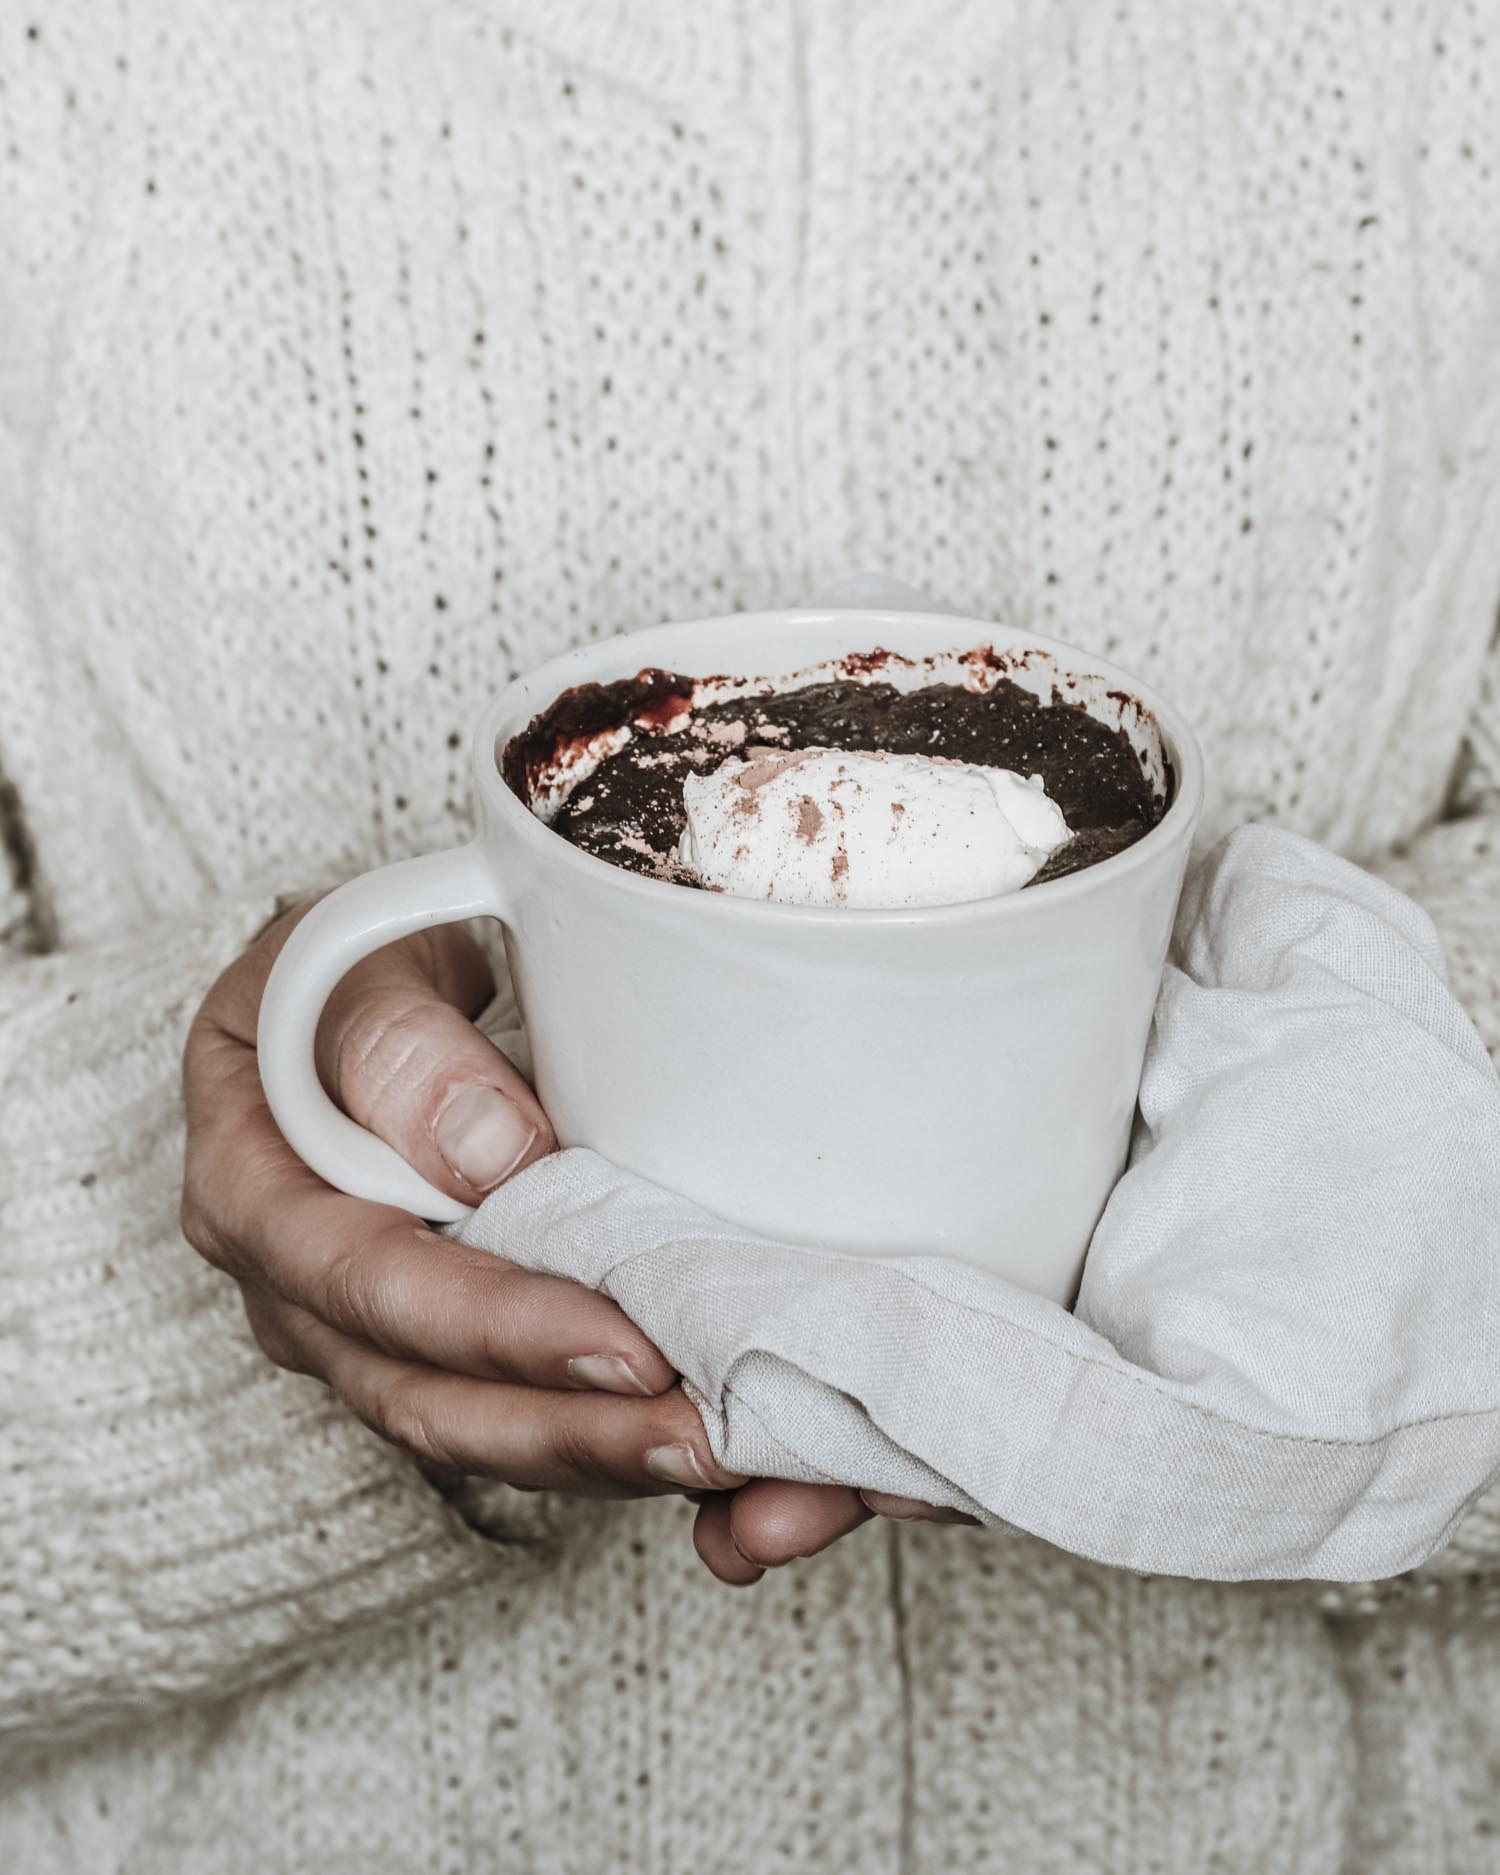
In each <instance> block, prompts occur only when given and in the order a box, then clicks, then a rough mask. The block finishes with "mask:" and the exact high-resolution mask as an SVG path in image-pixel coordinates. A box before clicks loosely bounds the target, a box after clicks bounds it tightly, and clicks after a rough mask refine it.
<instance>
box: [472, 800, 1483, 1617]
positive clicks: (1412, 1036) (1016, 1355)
mask: <svg viewBox="0 0 1500 1875" xmlns="http://www.w3.org/2000/svg"><path fill="white" fill-rule="evenodd" d="M998 1176H1003V1168H999V1167H997V1177H998ZM1497 1220H1500V1083H1497V1079H1496V1074H1495V1070H1494V1068H1493V1066H1492V1064H1491V1062H1490V1060H1489V1057H1488V1056H1487V1055H1486V1053H1485V1050H1484V1047H1483V1045H1482V1043H1481V1041H1480V1039H1479V1037H1478V1035H1477V1033H1476V1031H1475V1029H1474V1027H1473V1025H1472V1023H1471V1022H1470V1021H1469V1019H1468V1017H1467V1016H1466V1015H1465V1013H1464V1011H1463V1009H1462V1008H1461V1007H1460V1005H1459V1003H1458V1002H1457V1000H1456V999H1455V997H1454V996H1453V994H1452V992H1451V991H1450V990H1449V988H1448V986H1447V984H1446V981H1445V977H1444V967H1443V958H1442V948H1441V945H1440V943H1439V941H1438V937H1437V934H1436V931H1435V930H1434V927H1433V925H1432V923H1431V921H1430V919H1429V918H1428V917H1427V916H1426V914H1425V913H1424V912H1423V911H1422V910H1421V909H1420V908H1419V907H1418V906H1416V905H1415V904H1414V903H1413V902H1412V901H1411V900H1409V899H1407V898H1405V897H1403V896H1402V895H1401V894H1400V893H1399V892H1397V891H1395V890H1393V889H1392V888H1391V887H1389V886H1387V885H1385V884H1384V883H1382V882H1381V881H1379V880H1376V879H1374V878H1372V877H1371V876H1370V875H1369V874H1367V873H1364V872H1362V871H1360V870H1359V869H1358V868H1357V867H1354V866H1352V865H1350V864H1349V863H1348V862H1346V861H1344V860H1341V859H1339V858H1337V857H1335V856H1334V855H1332V854H1330V853H1328V852H1326V851H1324V850H1323V849H1321V848H1319V847H1317V846H1314V845H1312V844H1311V843H1309V842H1307V841H1305V840H1302V839H1300V838H1298V837H1296V836H1293V835H1290V834H1284V833H1280V832H1277V831H1275V830H1271V829H1266V828H1259V827H1251V828H1243V829H1241V830H1240V831H1238V832H1237V833H1235V834H1233V835H1231V836H1230V837H1229V838H1228V839H1227V840H1226V841H1224V842H1222V843H1221V844H1220V846H1219V847H1218V848H1217V849H1216V850H1215V851H1214V852H1213V853H1212V854H1211V855H1209V857H1208V858H1207V859H1206V860H1204V861H1203V862H1202V863H1201V864H1200V865H1199V867H1198V868H1197V869H1196V871H1195V872H1194V874H1193V875H1192V876H1191V878H1190V880H1189V884H1188V888H1187V891H1186V892H1185V894H1184V900H1183V906H1182V912H1181V915H1180V918H1179V922H1178V929H1177V934H1176V939H1175V942H1174V948H1173V957H1172V960H1171V962H1170V964H1169V967H1168V970H1167V974H1166V977H1165V980H1164V983H1163V988H1162V993H1161V997H1160V1001H1159V1004H1158V1009H1157V1014H1156V1019H1155V1024H1154V1027H1153V1032H1152V1039H1151V1045H1150V1049H1149V1052H1148V1056H1147V1061H1146V1067H1145V1072H1144V1076H1143V1080H1142V1086H1141V1097H1140V1118H1139V1123H1138V1127H1137V1133H1136V1139H1135V1142H1134V1147H1133V1150H1132V1154H1131V1160H1130V1165H1129V1168H1128V1170H1127V1172H1126V1174H1125V1176H1124V1177H1123V1178H1122V1179H1121V1181H1120V1183H1119V1185H1118V1186H1117V1187H1116V1190H1115V1192H1114V1194H1113V1196H1112V1197H1111V1200H1110V1202H1109V1205H1108V1207H1107V1208H1106V1211H1105V1213H1104V1216H1103V1218H1102V1220H1101V1222H1100V1224H1099V1227H1098V1230H1097V1232H1096V1233H1095V1237H1094V1241H1093V1244H1092V1247H1091V1250H1090V1255H1089V1261H1088V1264H1087V1267H1086V1269H1085V1273H1084V1280H1083V1286H1082V1290H1081V1293H1080V1296H1079V1300H1078V1305H1077V1309H1076V1311H1075V1312H1073V1313H1069V1312H1067V1311H1065V1310H1063V1309H1061V1308H1059V1307H1058V1306H1057V1305H1056V1304H1054V1303H1051V1302H1048V1301H1045V1300H1043V1299H1041V1298H1039V1297H1035V1296H1032V1295H1030V1294H1028V1293H1026V1292H1025V1291H1024V1290H1021V1289H1018V1288H1016V1287H1014V1286H1012V1285H1010V1284H1008V1283H1006V1282H1004V1281H1002V1280H1001V1279H999V1278H996V1277H992V1276H990V1275H988V1274H987V1273H986V1272H984V1271H982V1270H980V1269H977V1268H970V1267H968V1266H966V1265H964V1264H960V1263H957V1262H952V1261H949V1260H947V1259H944V1258H939V1257H930V1256H924V1257H913V1256H902V1255H901V1254H900V1249H901V1246H900V1245H899V1244H892V1245H891V1246H890V1250H891V1255H890V1256H888V1257H885V1258H857V1257H849V1256H841V1255H831V1254H825V1253H819V1252H809V1251H807V1250H804V1249H801V1248H795V1247H792V1246H787V1245H780V1244H774V1243H770V1242H767V1241H765V1240H763V1239H760V1238H757V1237H755V1236H753V1235H752V1234H750V1233H747V1232H744V1231H742V1230H739V1229H737V1228H736V1227H735V1226H733V1225H732V1224H729V1223H726V1222H724V1221H722V1220H720V1219H717V1218H715V1217H712V1216H710V1215H709V1214H707V1213H705V1212H703V1211H701V1210H699V1209H698V1208H696V1207H695V1206H692V1205H690V1204H688V1203H686V1202H685V1201H684V1200H681V1199H679V1198H677V1197H675V1196H674V1195H672V1194H670V1193H668V1192H665V1191H662V1190H660V1189H659V1188H657V1187H654V1186H651V1185H647V1184H645V1183H643V1182H642V1181H641V1180H639V1179H636V1178H634V1177H632V1176H631V1175H629V1174H628V1173H626V1172H624V1171H622V1170H620V1169H618V1168H616V1167H614V1166H611V1165H609V1164H607V1163H606V1162H605V1161H603V1160H601V1159H599V1158H598V1157H596V1156H595V1155H593V1154H591V1153H588V1152H586V1151H581V1150H575V1151H570V1152H565V1153H562V1154H560V1155H558V1156H556V1157H555V1158H553V1159H550V1160H548V1161H545V1162H543V1163H541V1164H539V1165H537V1166H535V1167H533V1168H531V1169H530V1170H529V1171H527V1172H526V1173H525V1174H523V1175H522V1176H521V1177H520V1178H519V1179H517V1180H515V1181H513V1182H512V1183H511V1184H510V1185H508V1186H506V1187H504V1188H502V1189H501V1190H500V1191H499V1192H497V1193H496V1194H495V1195H494V1196H493V1197H491V1198H490V1199H489V1200H488V1201H487V1202H486V1204H485V1205H484V1206H483V1207H482V1209H481V1210H480V1211H479V1212H478V1213H477V1214H476V1215H475V1217H474V1218H473V1219H472V1220H470V1222H469V1224H468V1225H467V1226H466V1227H465V1230H464V1234H465V1235H466V1237H468V1239H469V1240H470V1241H472V1242H475V1243H477V1244H480V1245H482V1246H483V1247H485V1248H488V1249H492V1250H495V1251H503V1252H504V1254H505V1255H507V1256H509V1257H512V1258H515V1259H516V1260H518V1261H520V1262H522V1263H524V1264H526V1265H528V1266H529V1267H532V1268H536V1269H545V1270H549V1271H553V1272H555V1273H557V1274H561V1275H565V1276H569V1277H572V1278H573V1279H575V1280H577V1281H580V1282H584V1283H588V1284H590V1285H591V1286H593V1287H595V1288H598V1289H601V1290H603V1291H604V1292H605V1293H607V1294H609V1295H611V1296H613V1297H614V1298H615V1299H616V1300H617V1301H618V1302H619V1303H620V1304H621V1306H622V1307H623V1308H624V1309H625V1310H626V1312H627V1313H628V1314H630V1315H631V1316H632V1317H633V1319H635V1320H636V1321H637V1322H639V1323H640V1324H641V1326H642V1327H643V1328H644V1329H645V1331H646V1332H647V1333H648V1334H650V1335H651V1336H652V1337H653V1339H654V1340H655V1341H656V1342H657V1343H658V1345H659V1346H660V1347H661V1348H662V1349H663V1351H664V1352H665V1353H666V1354H667V1355H668V1356H669V1358H671V1359H672V1360H673V1362H674V1363H675V1364H676V1366H677V1367H678V1369H679V1371H680V1372H681V1373H682V1375H683V1377H684V1381H685V1383H686V1385H687V1386H688V1387H689V1389H690V1391H691V1393H692V1395H693V1397H694V1399H695V1401H696V1403H697V1404H698V1406H699V1408H700V1410H701V1412H702V1414H703V1418H704V1422H705V1425H706V1427H707V1429H708V1433H709V1436H710V1439H711V1441H712V1443H713V1446H714V1450H715V1452H716V1454H717V1455H718V1457H719V1458H720V1459H721V1460H722V1461H723V1462H724V1463H726V1464H727V1465H729V1466H731V1467H733V1468H734V1469H736V1470H741V1471H745V1472H749V1473H752V1474H764V1475H774V1476H782V1477H793V1478H808V1479H826V1480H836V1481H840V1482H843V1483H848V1484H853V1485H859V1486H863V1487H867V1488H875V1489H879V1490H882V1491H890V1492H896V1493H899V1494H901V1495H904V1496H909V1497H917V1498H924V1499H927V1500H929V1501H931V1502H934V1503H938V1504H945V1505H951V1506H954V1507H956V1508H959V1509H962V1510H966V1511H969V1512H970V1513H972V1514H974V1515H976V1516H978V1517H980V1518H981V1519H982V1520H983V1521H985V1522H987V1523H991V1524H1001V1523H1003V1524H1010V1525H1014V1526H1017V1527H1019V1528H1022V1529H1025V1530H1028V1531H1030V1532H1032V1533H1034V1534H1036V1535H1038V1536H1042V1537H1045V1538H1046V1539H1048V1540H1049V1541H1051V1542H1053V1543H1056V1544H1058V1545H1059V1546H1061V1547H1062V1548H1065V1549H1068V1550H1071V1551H1073V1552H1075V1553H1076V1554H1079V1555H1082V1556H1086V1557H1089V1558H1092V1559H1095V1560H1098V1561H1103V1562H1108V1563H1112V1564H1116V1565H1119V1566H1122V1567H1127V1568H1131V1569H1136V1570H1140V1571H1145V1572H1150V1573H1167V1574H1175V1575H1184V1576H1194V1577H1201V1578H1206V1579H1213V1580H1234V1579H1240V1578H1249V1577H1258V1578H1302V1577H1318V1578H1323V1579H1327V1580H1342V1581H1358V1580H1368V1579H1371V1578H1375V1577H1380V1576H1385V1575H1390V1574H1394V1573H1396V1572H1399V1571H1401V1570H1405V1569H1408V1568H1411V1567H1414V1566H1415V1565H1416V1564H1418V1563H1420V1562H1422V1561H1423V1560H1424V1559H1425V1558H1426V1557H1428V1556H1429V1555H1431V1554H1432V1553H1433V1552H1434V1551H1435V1550H1436V1549H1438V1548H1439V1547H1440V1546H1441V1545H1442V1543H1443V1542H1444V1541H1445V1539H1446V1538H1447V1536H1448V1535H1449V1534H1450V1533H1451V1531H1452V1529H1453V1527H1454V1526H1455V1524H1456V1522H1457V1521H1458V1519H1459V1518H1460V1517H1461V1516H1462V1514H1463V1512H1464V1510H1465V1508H1466V1506H1467V1505H1468V1503H1469V1502H1470V1500H1471V1499H1472V1498H1473V1497H1474V1495H1475V1494H1476V1493H1477V1492H1479V1491H1480V1490H1481V1489H1482V1488H1483V1487H1484V1486H1485V1484H1486V1483H1487V1482H1488V1481H1489V1480H1490V1479H1491V1478H1492V1477H1493V1476H1494V1475H1495V1474H1496V1472H1497V1470H1500V1308H1497V1295H1496V1280H1495V1273H1494V1266H1495V1260H1496V1258H1495V1253H1496V1249H1497V1247H1500V1225H1497Z"/></svg>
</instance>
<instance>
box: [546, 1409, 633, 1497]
mask: <svg viewBox="0 0 1500 1875" xmlns="http://www.w3.org/2000/svg"><path fill="white" fill-rule="evenodd" d="M551 1430H552V1436H551V1441H550V1443H551V1450H552V1460H553V1463H554V1464H556V1465H558V1466H559V1467H561V1469H562V1470H564V1471H566V1472H568V1473H570V1474H572V1475H574V1476H576V1477H578V1478H580V1479H583V1480H585V1481H586V1482H588V1483H590V1484H610V1483H614V1482H617V1478H616V1468H615V1467H614V1466H613V1465H611V1464H610V1463H609V1462H608V1460H607V1459H606V1458H605V1457H604V1455H603V1453H602V1452H601V1451H600V1450H599V1446H598V1442H597V1439H596V1437H595V1434H594V1431H593V1428H592V1427H591V1426H590V1425H589V1423H588V1421H587V1419H586V1418H585V1417H584V1416H582V1415H581V1414H574V1413H567V1412H564V1413H559V1414H558V1415H557V1417H556V1419H555V1420H554V1422H553V1425H552V1429H551Z"/></svg>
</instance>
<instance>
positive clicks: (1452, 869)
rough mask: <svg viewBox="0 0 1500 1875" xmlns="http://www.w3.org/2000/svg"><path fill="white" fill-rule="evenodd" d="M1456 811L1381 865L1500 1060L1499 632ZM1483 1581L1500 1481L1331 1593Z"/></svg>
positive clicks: (1498, 1585) (1425, 1592) (1343, 1607)
mask: <svg viewBox="0 0 1500 1875" xmlns="http://www.w3.org/2000/svg"><path fill="white" fill-rule="evenodd" d="M1454 807H1455V811H1454V813H1453V815H1452V817H1450V818H1448V819H1445V820H1442V821H1439V822H1438V823H1437V825H1435V826H1433V827H1430V828H1429V829H1428V830H1427V831H1426V832H1425V833H1423V834H1421V835H1419V836H1418V837H1417V839H1415V840H1414V841H1412V842H1411V843H1410V844H1409V845H1408V846H1406V847H1405V848H1403V849H1402V850H1401V851H1400V852H1399V853H1398V854H1396V855H1395V856H1393V857H1392V858H1390V859H1388V860H1387V861H1385V862H1384V863H1383V864H1382V865H1380V866H1379V867H1377V869H1376V870H1377V871H1379V872H1380V874H1381V876H1382V877H1384V878H1386V879H1388V880H1389V881H1390V882H1391V884H1392V885H1395V886H1398V887H1399V888H1400V889H1401V890H1402V891H1403V892H1406V893H1408V894H1409V895H1410V896H1411V897H1412V898H1414V899H1415V900H1416V901H1417V903H1418V904H1420V905H1421V906H1423V908H1424V909H1425V910H1426V911H1427V913H1428V914H1429V916H1430V917H1431V918H1432V921H1433V923H1434V924H1435V925H1436V926H1437V929H1438V934H1439V936H1440V937H1441V938H1442V941H1443V949H1444V952H1445V954H1446V957H1447V963H1448V980H1449V982H1450V983H1451V985H1452V987H1453V991H1454V993H1455V995H1457V996H1458V998H1459V1000H1460V1001H1461V1002H1462V1003H1463V1005H1464V1007H1465V1008H1466V1009H1467V1010H1468V1012H1469V1014H1470V1016H1472V1018H1473V1020H1474V1024H1475V1027H1476V1028H1477V1029H1478V1030H1479V1034H1480V1037H1481V1039H1482V1040H1483V1042H1484V1045H1485V1047H1486V1048H1487V1049H1488V1050H1489V1052H1490V1057H1491V1059H1492V1060H1493V1061H1494V1062H1495V1064H1496V1066H1497V1067H1500V637H1497V640H1496V644H1495V648H1494V650H1492V652H1491V653H1490V657H1489V661H1488V665H1487V667H1486V669H1485V672H1484V674H1483V677H1482V679H1481V682H1480V686H1479V690H1478V693H1477V699H1476V704H1475V709H1474V712H1473V716H1472V718H1471V721H1470V725H1469V732H1468V735H1467V738H1466V741H1465V746H1464V750H1463V754H1462V757H1461V759H1460V762H1459V768H1458V785H1457V788H1456V790H1455V796H1454ZM1481 1582H1482V1583H1483V1584H1484V1586H1485V1588H1486V1591H1487V1593H1488V1594H1490V1595H1492V1596H1493V1597H1494V1598H1495V1601H1496V1605H1497V1606H1500V1482H1497V1483H1496V1484H1492V1485H1491V1486H1490V1487H1489V1489H1488V1490H1486V1491H1485V1492H1483V1493H1481V1495H1480V1496H1479V1498H1478V1499H1477V1500H1476V1501H1475V1503H1474V1504H1473V1505H1472V1506H1471V1507H1470V1510H1469V1512H1468V1514H1467V1516H1466V1517H1465V1518H1464V1520H1463V1522H1462V1524H1461V1525H1460V1526H1459V1528H1458V1530H1457V1532H1456V1534H1455V1536H1454V1538H1453V1540H1452V1542H1451V1543H1450V1544H1448V1546H1447V1547H1446V1548H1445V1549H1442V1550H1440V1551H1439V1552H1438V1554H1437V1555H1436V1556H1435V1557H1434V1558H1433V1559H1432V1561H1431V1562H1429V1563H1425V1564H1424V1565H1423V1566H1422V1568H1421V1569H1419V1570H1417V1571H1415V1572H1414V1574H1412V1575H1411V1576H1407V1577H1398V1578H1396V1579H1395V1580H1394V1581H1392V1582H1388V1583H1373V1584H1366V1585H1364V1586H1362V1587H1359V1586H1356V1587H1354V1588H1343V1587H1335V1588H1330V1589H1328V1590H1327V1591H1325V1596H1326V1600H1327V1604H1328V1606H1329V1608H1330V1609H1331V1610H1334V1611H1337V1612H1348V1611H1350V1610H1351V1609H1352V1610H1353V1611H1354V1612H1358V1613H1373V1612H1374V1611H1375V1610H1377V1609H1379V1608H1381V1607H1384V1606H1387V1605H1389V1604H1391V1603H1396V1604H1403V1603H1406V1602H1408V1601H1410V1600H1411V1599H1412V1598H1413V1597H1416V1598H1418V1599H1421V1598H1425V1597H1431V1596H1434V1595H1441V1594H1442V1593H1443V1591H1444V1589H1445V1588H1447V1587H1449V1586H1452V1585H1454V1584H1463V1585H1464V1586H1465V1588H1466V1589H1470V1590H1472V1589H1473V1588H1474V1587H1476V1586H1477V1585H1478V1584H1479V1583H1481Z"/></svg>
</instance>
